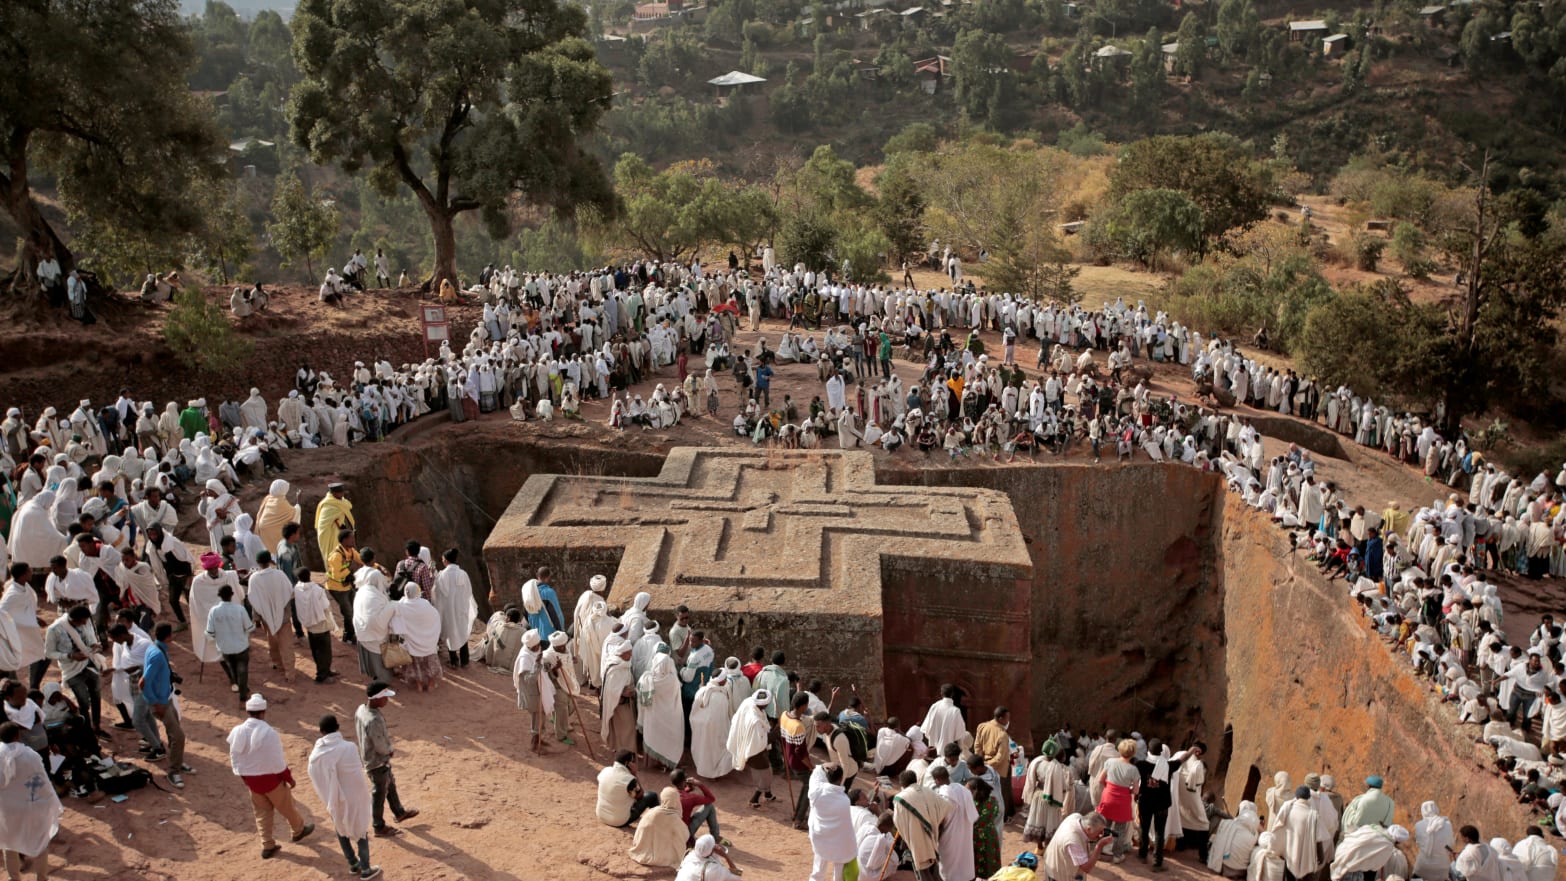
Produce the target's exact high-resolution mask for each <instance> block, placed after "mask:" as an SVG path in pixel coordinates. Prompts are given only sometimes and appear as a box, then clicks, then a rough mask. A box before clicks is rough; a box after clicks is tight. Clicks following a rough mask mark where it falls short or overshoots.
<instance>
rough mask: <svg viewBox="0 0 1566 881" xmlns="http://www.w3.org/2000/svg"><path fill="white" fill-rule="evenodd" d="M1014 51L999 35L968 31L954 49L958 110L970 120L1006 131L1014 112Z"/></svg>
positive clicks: (958, 36)
mask: <svg viewBox="0 0 1566 881" xmlns="http://www.w3.org/2000/svg"><path fill="white" fill-rule="evenodd" d="M1011 56H1012V52H1011V49H1010V48H1008V47H1007V46H1006V39H1005V38H1004V37H1002V36H1001V35H1000V34H998V33H986V32H984V31H980V30H967V31H963V32H962V33H960V34H958V35H957V43H956V45H955V46H953V47H952V72H953V77H954V78H955V80H956V86H957V88H956V96H957V106H958V107H960V108H962V112H963V113H965V114H966V115H967V117H968V119H970V120H972V121H974V122H982V123H985V124H987V125H989V126H990V127H991V128H993V129H997V130H999V129H1003V128H1005V127H1006V124H1007V122H1009V120H1010V119H1011V117H1012V115H1013V111H1014V109H1015V108H1014V103H1015V92H1016V74H1015V73H1014V72H1013V71H1012V70H1011V66H1010V65H1011Z"/></svg>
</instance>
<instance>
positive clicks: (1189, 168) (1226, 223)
mask: <svg viewBox="0 0 1566 881" xmlns="http://www.w3.org/2000/svg"><path fill="white" fill-rule="evenodd" d="M1145 189H1170V190H1179V191H1180V192H1182V193H1185V194H1186V195H1187V196H1189V197H1191V201H1193V202H1195V203H1196V204H1197V206H1198V207H1200V208H1201V209H1202V234H1203V236H1204V237H1206V238H1208V239H1212V238H1216V237H1217V236H1219V235H1220V234H1222V233H1223V232H1224V231H1226V230H1229V229H1232V228H1234V227H1237V226H1244V225H1247V224H1250V223H1253V222H1255V221H1257V220H1261V219H1262V218H1264V217H1266V216H1267V206H1268V205H1269V204H1270V203H1271V200H1272V195H1273V183H1272V176H1271V173H1270V171H1269V170H1268V168H1267V166H1266V165H1264V164H1263V163H1260V162H1257V161H1256V160H1255V159H1253V158H1252V157H1251V155H1250V153H1249V151H1247V150H1246V149H1245V147H1244V146H1243V145H1241V143H1240V142H1239V141H1238V140H1236V139H1234V138H1233V137H1232V136H1230V135H1225V134H1220V133H1217V132H1212V133H1208V134H1202V135H1194V136H1185V135H1160V136H1158V137H1152V138H1147V139H1145V140H1141V141H1136V142H1134V143H1132V144H1129V145H1127V146H1126V148H1125V149H1124V150H1123V151H1122V152H1121V154H1120V161H1119V162H1117V163H1116V164H1115V166H1114V167H1113V168H1112V169H1111V170H1110V173H1109V195H1110V198H1111V199H1112V200H1118V199H1123V198H1125V197H1126V196H1127V195H1129V194H1130V193H1133V192H1136V191H1137V190H1145Z"/></svg>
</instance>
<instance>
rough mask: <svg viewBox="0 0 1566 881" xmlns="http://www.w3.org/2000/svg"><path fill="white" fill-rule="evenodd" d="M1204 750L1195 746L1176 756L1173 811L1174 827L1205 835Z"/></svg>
mask: <svg viewBox="0 0 1566 881" xmlns="http://www.w3.org/2000/svg"><path fill="white" fill-rule="evenodd" d="M1202 753H1203V750H1202V748H1200V747H1196V746H1193V747H1192V748H1191V749H1189V750H1181V751H1180V752H1178V753H1175V755H1174V759H1173V760H1174V761H1176V762H1179V763H1180V770H1179V773H1178V774H1176V775H1175V780H1174V787H1173V788H1174V793H1173V795H1174V802H1175V803H1174V810H1172V811H1170V820H1171V824H1170V825H1171V826H1172V827H1174V828H1177V829H1180V830H1186V829H1189V830H1192V831H1193V832H1206V831H1207V826H1208V820H1207V805H1206V804H1205V803H1204V802H1203V801H1202V787H1203V786H1204V785H1205V784H1206V783H1207V765H1206V764H1205V763H1203V762H1202Z"/></svg>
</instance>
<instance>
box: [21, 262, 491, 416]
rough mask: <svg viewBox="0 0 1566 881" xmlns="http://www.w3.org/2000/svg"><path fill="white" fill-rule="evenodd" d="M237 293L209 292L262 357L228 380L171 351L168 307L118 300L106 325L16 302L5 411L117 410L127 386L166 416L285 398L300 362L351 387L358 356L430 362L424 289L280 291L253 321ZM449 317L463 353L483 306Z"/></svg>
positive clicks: (112, 301)
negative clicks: (237, 305)
mask: <svg viewBox="0 0 1566 881" xmlns="http://www.w3.org/2000/svg"><path fill="white" fill-rule="evenodd" d="M231 291H232V289H231V288H208V289H207V290H206V294H207V297H208V299H209V300H211V301H213V302H215V303H219V304H221V305H222V306H223V308H224V310H225V315H226V316H227V318H228V320H229V322H230V323H231V324H232V326H233V327H234V330H235V332H236V333H237V334H238V335H239V337H241V338H243V339H245V340H248V341H249V342H251V343H253V344H254V351H253V353H252V354H251V356H250V357H249V358H248V359H247V360H246V361H245V363H244V364H243V365H241V366H240V367H238V368H236V369H235V370H233V371H231V372H230V373H227V374H224V375H214V374H211V373H207V372H203V371H199V370H193V369H191V368H190V367H187V366H186V365H185V364H184V363H183V362H181V361H180V359H179V358H178V357H176V355H175V353H174V352H173V351H172V350H170V349H169V347H168V344H167V342H165V340H164V338H163V328H164V324H165V323H166V320H167V317H168V313H169V311H170V310H171V308H172V307H171V306H170V305H169V304H166V303H164V304H158V305H147V304H144V303H142V302H141V301H140V300H139V299H137V298H136V297H134V296H131V295H115V296H113V297H110V298H107V299H104V300H101V301H95V302H94V303H93V309H94V314H96V315H97V316H98V322H97V323H96V324H91V325H81V324H78V323H77V322H75V321H71V320H70V319H69V318H67V317H66V316H65V314H64V312H63V311H61V310H54V309H50V308H48V307H46V306H43V305H42V304H41V303H39V302H38V301H36V300H32V299H27V300H21V299H7V300H5V301H4V302H3V305H0V322H3V323H4V324H5V325H6V326H7V327H11V328H17V329H18V330H16V331H14V332H9V333H8V334H7V338H6V343H5V347H4V359H3V362H0V368H3V372H0V405H3V406H5V407H21V408H22V409H23V410H24V411H25V412H26V413H27V414H28V418H29V419H33V418H36V417H37V414H38V413H39V412H40V411H41V410H42V409H43V408H44V407H47V406H53V407H56V408H58V409H60V412H61V413H65V412H68V408H70V407H74V406H75V404H76V402H77V401H78V400H80V399H82V398H89V399H91V400H92V401H93V403H94V404H96V405H98V406H100V407H101V406H104V405H106V404H110V403H113V401H114V398H115V397H116V395H117V393H118V391H119V390H120V389H121V388H122V387H123V388H128V389H129V390H130V392H131V393H132V395H134V396H135V397H137V398H138V399H141V400H151V401H153V402H155V404H156V405H157V407H158V409H159V410H160V411H161V410H162V408H163V405H164V404H165V403H166V402H168V401H176V402H178V403H179V404H180V405H181V406H183V405H184V403H185V401H186V400H188V399H190V398H193V397H197V396H205V397H206V398H207V399H208V402H209V403H210V404H212V405H213V406H216V405H217V404H218V403H220V402H222V401H223V400H224V399H233V400H236V401H242V400H244V399H245V397H246V396H248V395H249V393H250V389H251V388H253V387H254V388H259V389H261V393H262V394H264V395H265V396H266V397H267V399H268V400H269V401H272V402H274V403H275V402H276V401H277V399H278V398H279V397H281V396H283V395H286V394H287V393H288V390H289V389H291V388H293V387H294V385H293V384H294V372H295V371H296V370H298V369H299V365H300V364H301V363H308V364H309V365H310V366H311V367H312V368H314V369H315V370H317V371H320V370H325V371H327V372H329V373H331V374H332V376H334V377H336V378H337V379H338V380H339V385H341V384H342V382H341V381H342V380H345V379H346V378H347V376H348V375H349V373H350V371H351V370H352V368H353V363H354V362H355V361H363V362H365V363H366V364H369V363H371V361H373V360H374V359H376V358H379V357H384V358H386V359H387V360H389V361H390V362H391V363H392V364H393V365H397V366H400V365H402V364H406V363H414V362H418V361H422V360H424V358H425V348H424V342H423V337H422V335H421V325H420V322H419V305H420V304H421V302H429V301H428V300H424V299H421V296H420V294H419V292H418V290H417V289H412V288H410V289H403V290H383V291H371V292H368V293H363V294H351V295H350V296H349V297H348V301H347V303H346V305H344V306H342V307H336V306H328V305H326V304H324V303H321V302H320V301H319V299H318V298H317V296H316V292H315V291H314V290H310V289H305V288H292V287H288V288H276V289H273V290H271V291H270V294H271V297H272V301H271V306H270V307H269V308H268V309H267V311H266V312H264V313H257V314H255V315H252V316H250V317H248V318H244V319H236V318H234V317H233V316H232V315H231V314H228V313H227V311H226V310H227V307H228V297H229V294H230V293H231ZM446 312H447V318H448V320H449V321H451V322H452V325H451V337H452V340H453V343H452V346H453V348H455V349H460V348H461V347H462V345H463V344H464V342H465V341H466V340H467V338H468V334H469V333H470V332H471V331H472V329H473V327H474V326H475V325H476V324H477V323H478V321H479V316H480V312H481V309H480V307H477V306H473V305H471V304H466V305H461V306H452V307H447V310H446ZM437 349H438V346H436V347H432V348H431V349H430V355H432V356H433V355H434V354H435V352H436V350H437Z"/></svg>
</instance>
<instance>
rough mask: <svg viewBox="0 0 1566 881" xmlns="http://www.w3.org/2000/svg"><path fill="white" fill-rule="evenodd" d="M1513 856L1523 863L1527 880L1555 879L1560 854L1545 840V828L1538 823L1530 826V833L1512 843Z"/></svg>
mask: <svg viewBox="0 0 1566 881" xmlns="http://www.w3.org/2000/svg"><path fill="white" fill-rule="evenodd" d="M1512 856H1515V857H1516V858H1517V862H1519V863H1520V864H1522V870H1523V876H1524V877H1525V878H1527V881H1553V879H1554V878H1555V867H1556V865H1557V864H1558V862H1559V861H1560V854H1559V852H1557V851H1556V850H1555V848H1554V847H1551V846H1550V843H1549V842H1548V841H1545V840H1544V830H1543V829H1541V828H1539V827H1538V826H1537V825H1535V826H1530V827H1528V834H1527V835H1524V836H1523V837H1522V838H1520V839H1518V841H1517V843H1516V844H1514V845H1512Z"/></svg>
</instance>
